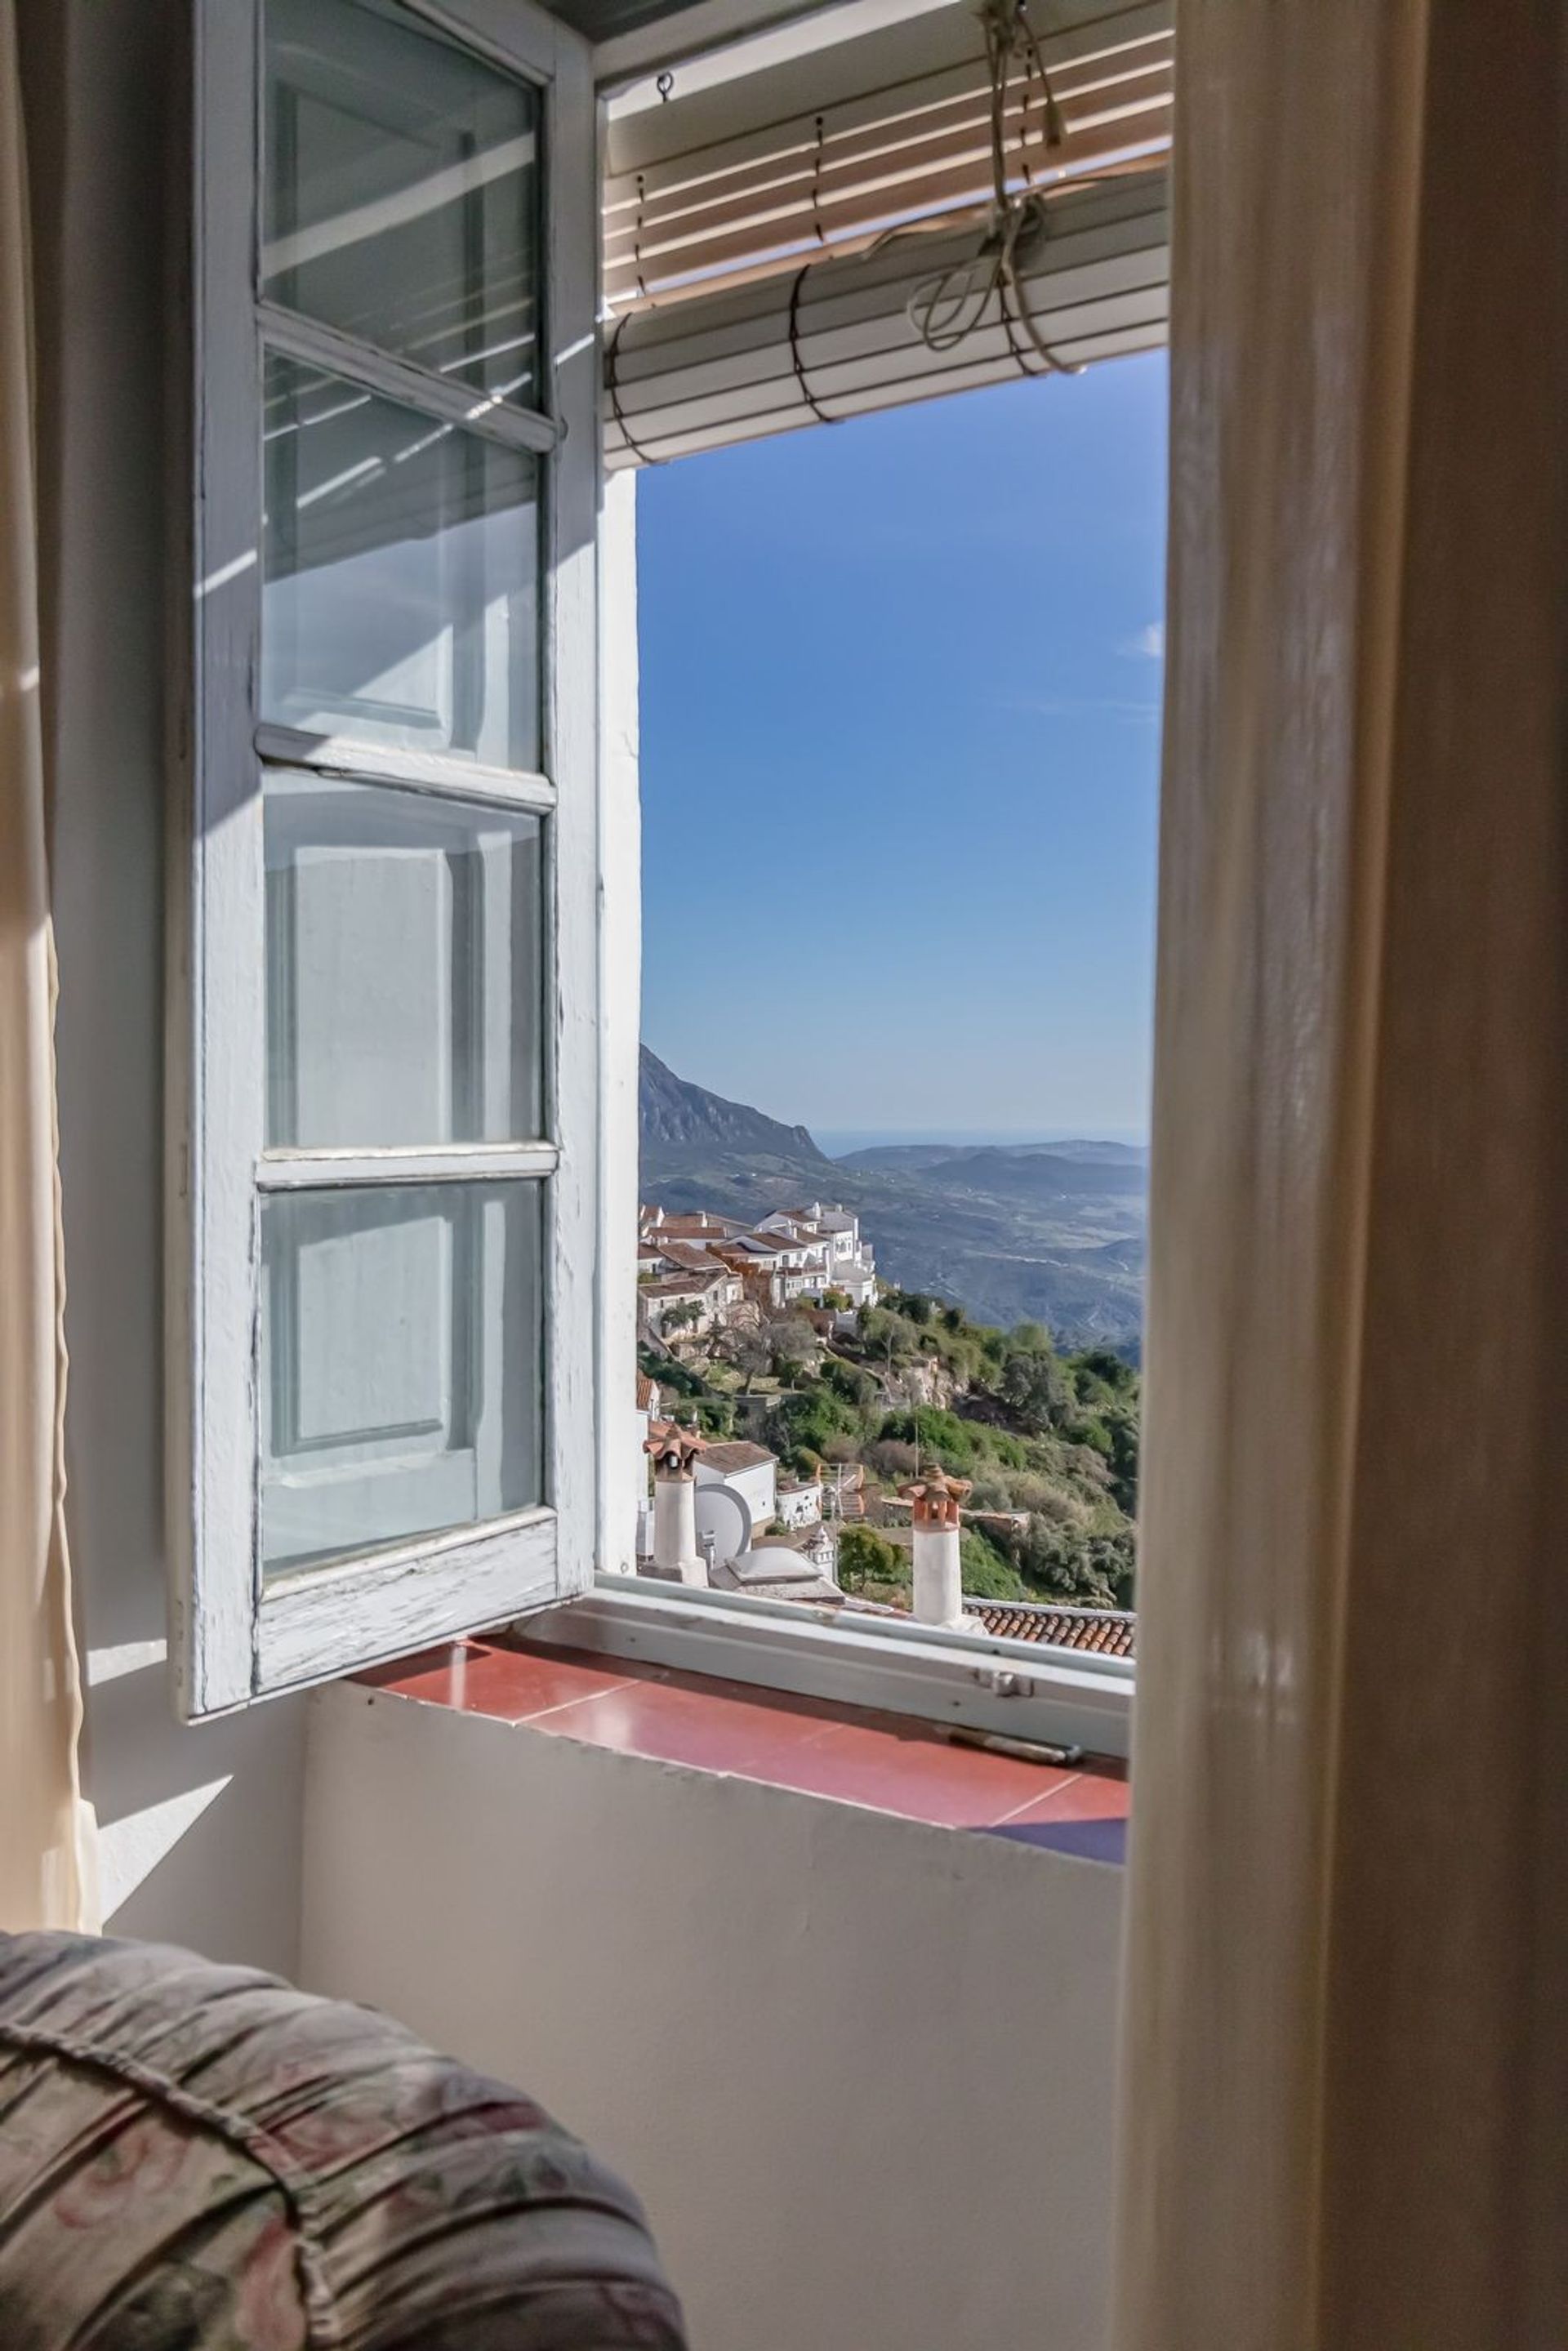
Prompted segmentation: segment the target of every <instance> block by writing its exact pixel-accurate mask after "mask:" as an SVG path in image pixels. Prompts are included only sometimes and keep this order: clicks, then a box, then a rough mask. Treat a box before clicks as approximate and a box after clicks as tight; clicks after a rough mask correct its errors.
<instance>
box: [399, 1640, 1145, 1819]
mask: <svg viewBox="0 0 1568 2351" xmlns="http://www.w3.org/2000/svg"><path fill="white" fill-rule="evenodd" d="M356 1678H357V1679H358V1680H359V1681H360V1682H361V1683H362V1684H365V1685H368V1686H369V1687H371V1688H374V1689H379V1690H383V1691H386V1692H389V1693H391V1694H392V1695H394V1696H396V1697H399V1698H412V1699H413V1700H415V1701H417V1702H418V1703H420V1704H423V1705H426V1706H445V1707H451V1708H455V1709H456V1710H457V1711H458V1712H460V1713H464V1714H477V1715H483V1716H486V1717H488V1718H489V1719H491V1720H493V1721H497V1722H509V1723H517V1724H526V1725H527V1726H528V1729H530V1730H538V1731H543V1732H546V1733H548V1734H550V1735H552V1736H559V1737H563V1738H568V1739H576V1740H581V1741H583V1742H584V1743H585V1744H586V1745H588V1746H592V1747H605V1748H611V1749H612V1750H615V1751H616V1752H617V1753H620V1754H624V1755H643V1756H647V1757H649V1758H651V1759H653V1761H659V1762H664V1763H681V1764H685V1765H687V1766H689V1767H690V1768H691V1769H693V1770H695V1771H716V1772H725V1773H728V1774H730V1775H731V1776H733V1777H736V1778H739V1779H745V1780H756V1781H760V1782H764V1783H765V1784H766V1785H768V1786H769V1787H774V1788H790V1789H795V1790H798V1791H800V1792H804V1793H809V1794H811V1795H818V1796H825V1797H829V1798H831V1799H832V1800H834V1801H835V1802H841V1803H848V1804H860V1805H863V1806H868V1807H870V1808H871V1809H872V1810H873V1811H876V1812H882V1813H894V1814H896V1815H898V1816H899V1817H900V1818H902V1819H904V1820H913V1821H925V1822H928V1823H933V1824H934V1825H936V1826H939V1827H944V1828H967V1829H996V1828H1001V1827H1004V1826H1006V1827H1008V1828H1020V1827H1026V1828H1029V1829H1030V1830H1040V1831H1042V1832H1043V1831H1049V1830H1050V1829H1051V1827H1052V1826H1053V1825H1054V1824H1055V1823H1071V1822H1083V1821H1105V1822H1111V1821H1124V1820H1125V1819H1126V1816H1127V1809H1128V1797H1129V1789H1128V1784H1127V1774H1126V1767H1125V1765H1124V1764H1122V1763H1119V1762H1116V1761H1113V1760H1112V1759H1110V1758H1108V1757H1099V1756H1094V1757H1091V1758H1089V1759H1088V1761H1086V1762H1085V1763H1084V1764H1083V1765H1082V1767H1080V1768H1077V1769H1071V1770H1069V1769H1064V1768H1061V1767H1059V1766H1055V1765H1050V1764H1037V1763H1025V1762H1020V1761H1018V1760H1017V1759H1016V1758H1014V1757H1012V1756H1006V1755H988V1754H986V1753H984V1752H983V1751H981V1750H977V1749H974V1748H971V1747H962V1746H954V1745H951V1744H950V1743H949V1742H948V1741H947V1740H945V1739H944V1738H943V1737H942V1736H941V1734H940V1732H939V1731H937V1730H936V1729H928V1728H926V1726H925V1725H924V1724H922V1723H918V1722H915V1721H913V1720H911V1719H907V1718H905V1717H904V1716H899V1715H888V1714H876V1713H873V1712H872V1711H871V1710H870V1709H869V1708H856V1707H842V1706H831V1705H829V1704H827V1703H825V1702H823V1701H820V1700H818V1699H814V1698H800V1697H797V1696H795V1695H794V1694H793V1693H790V1692H786V1691H775V1690H766V1689H756V1688H753V1687H751V1686H750V1685H749V1684H747V1683H742V1682H728V1681H720V1680H718V1679H716V1678H713V1677H708V1676H706V1675H698V1674H686V1673H679V1672H676V1671H674V1669H673V1668H671V1667H664V1666H650V1665H643V1664H637V1663H633V1662H632V1661H631V1660H629V1659H625V1658H620V1657H614V1658H606V1657H599V1656H590V1655H588V1654H586V1653H584V1652H580V1651H576V1650H568V1649H558V1648H554V1647H549V1648H547V1647H544V1646H538V1647H531V1646H527V1645H526V1644H525V1645H519V1646H517V1647H515V1648H498V1647H496V1646H492V1645H491V1644H489V1643H487V1642H483V1641H459V1642H455V1643H454V1644H453V1645H452V1646H450V1647H448V1648H441V1649H432V1650H428V1651H426V1652H425V1653H424V1654H423V1656H417V1657H404V1658H400V1659H399V1660H398V1661H397V1662H396V1663H395V1664H393V1665H390V1666H382V1667H378V1668H376V1669H375V1670H374V1671H372V1672H370V1673H366V1674H361V1675H359V1676H358V1677H356ZM1037 1841H1038V1842H1042V1843H1043V1842H1046V1841H1047V1839H1046V1837H1045V1836H1044V1835H1041V1836H1040V1838H1039V1839H1038V1840H1037Z"/></svg>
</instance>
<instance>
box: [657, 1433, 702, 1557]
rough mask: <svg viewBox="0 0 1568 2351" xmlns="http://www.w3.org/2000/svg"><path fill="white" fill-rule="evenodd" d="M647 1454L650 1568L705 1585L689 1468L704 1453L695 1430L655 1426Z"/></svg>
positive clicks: (693, 1480) (694, 1496)
mask: <svg viewBox="0 0 1568 2351" xmlns="http://www.w3.org/2000/svg"><path fill="white" fill-rule="evenodd" d="M647 1450H648V1452H649V1453H650V1454H651V1455H652V1456H653V1565H654V1567H655V1569H657V1571H658V1572H659V1573H661V1574H663V1575H669V1576H674V1578H676V1580H677V1581H678V1582H680V1583H698V1584H704V1585H706V1583H707V1580H708V1575H707V1568H706V1564H705V1562H704V1561H703V1558H702V1555H701V1553H700V1552H698V1550H697V1521H696V1483H695V1478H694V1476H693V1472H692V1463H693V1462H694V1461H695V1458H696V1457H697V1455H698V1454H699V1453H700V1452H701V1451H702V1450H703V1439H702V1438H701V1437H698V1436H697V1435H696V1433H695V1430H693V1429H689V1428H680V1427H677V1426H676V1425H675V1423H674V1421H654V1422H653V1424H652V1425H651V1426H650V1427H649V1430H648V1444H647Z"/></svg>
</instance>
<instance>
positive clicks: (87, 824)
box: [19, 0, 304, 1970]
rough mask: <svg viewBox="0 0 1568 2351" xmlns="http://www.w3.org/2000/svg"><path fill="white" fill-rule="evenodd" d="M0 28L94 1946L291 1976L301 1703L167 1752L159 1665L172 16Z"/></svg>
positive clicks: (71, 19) (135, 2)
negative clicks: (21, 386)
mask: <svg viewBox="0 0 1568 2351" xmlns="http://www.w3.org/2000/svg"><path fill="white" fill-rule="evenodd" d="M19 14H20V33H21V45H22V61H23V74H24V89H25V97H26V123H27V137H28V160H29V172H30V176H31V183H32V195H33V214H34V233H35V256H34V260H35V289H36V324H37V352H38V402H37V441H38V453H39V473H40V484H39V486H40V503H41V517H40V528H41V536H42V539H43V549H42V555H43V574H44V576H43V590H42V592H43V606H44V610H43V622H44V678H43V685H44V692H45V695H46V713H47V726H48V729H49V767H50V775H51V784H52V791H53V803H52V810H51V834H50V857H51V872H52V881H53V890H54V903H55V917H56V926H57V948H58V956H59V969H60V998H59V1015H58V1029H57V1040H58V1057H59V1108H60V1164H61V1183H62V1189H63V1196H64V1207H65V1233H66V1260H67V1263H66V1271H67V1282H68V1304H67V1311H66V1328H67V1338H68V1344H69V1348H70V1358H71V1362H70V1380H69V1390H68V1407H67V1435H66V1442H67V1467H68V1478H69V1481H70V1483H69V1495H68V1523H69V1531H70V1539H71V1547H72V1555H73V1562H74V1567H75V1574H76V1582H77V1593H78V1623H79V1628H80V1633H81V1635H82V1638H83V1641H84V1645H85V1647H86V1650H87V1658H88V1671H89V1683H90V1687H89V1697H88V1727H87V1748H86V1755H85V1771H86V1779H87V1787H88V1793H89V1796H90V1798H91V1799H92V1801H93V1802H94V1804H95V1805H96V1807H97V1811H98V1815H99V1822H100V1823H101V1828H102V1839H101V1848H100V1863H101V1876H102V1886H103V1896H104V1908H105V1913H106V1923H107V1925H108V1926H109V1927H110V1929H111V1930H112V1931H115V1932H119V1933H124V1934H131V1935H141V1936H148V1937H155V1938H167V1939H170V1940H173V1941H177V1942H181V1943H185V1944H189V1945H192V1946H194V1947H195V1948H197V1949H202V1950H204V1951H207V1952H210V1953H212V1954H214V1956H217V1957H221V1958H237V1959H250V1960H254V1961H256V1962H257V1963H259V1964H262V1965H265V1966H272V1967H277V1968H280V1969H282V1970H291V1969H292V1968H293V1967H294V1965H295V1963H296V1960H297V1959H298V1922H299V1902H298V1861H299V1827H300V1802H301V1791H302V1762H303V1730H304V1716H303V1709H302V1705H301V1704H300V1703H299V1702H291V1703H288V1704H284V1705H275V1706H270V1707H266V1708H259V1709H257V1710H256V1711H255V1712H253V1713H250V1714H247V1715H245V1716H241V1717H237V1718H235V1719H232V1720H228V1721H225V1722H221V1723H216V1724H213V1725H210V1726H208V1727H206V1728H204V1729H199V1730H190V1729H183V1728H181V1727H180V1726H178V1725H177V1724H176V1722H175V1720H174V1718H173V1714H172V1708H171V1704H170V1698H169V1695H168V1688H167V1682H166V1673H165V1666H164V1659H163V1639H164V1588H165V1561H164V1541H163V1515H164V1514H163V1492H162V1445H163V1430H162V1379H163V1371H162V1278H163V1276H162V1183H163V1136H162V1117H163V1095H162V1029H163V930H162V855H163V844H162V799H163V789H164V784H163V775H164V760H163V742H164V717H165V713H164V686H163V647H162V629H161V620H160V614H161V607H162V597H163V592H164V581H163V572H164V542H165V528H164V497H165V492H166V486H167V485H166V479H165V475H166V454H165V402H164V381H163V379H164V371H165V366H166V364H167V362H168V360H169V356H170V355H169V353H168V351H167V350H166V348H165V342H166V319H167V306H166V303H165V300H164V287H163V268H164V235H165V226H166V214H165V205H166V193H165V186H164V182H165V176H166V170H167V158H166V150H167V145H168V127H169V104H170V98H171V93H172V92H173V91H174V90H176V89H178V88H179V86H180V80H179V78H180V77H181V76H183V71H184V67H183V61H182V57H181V51H180V46H179V27H180V20H181V18H182V16H183V9H182V8H181V7H179V6H178V5H171V0H21V7H20V12H19Z"/></svg>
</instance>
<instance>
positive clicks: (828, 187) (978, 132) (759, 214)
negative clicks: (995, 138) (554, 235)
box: [604, 66, 1174, 255]
mask: <svg viewBox="0 0 1568 2351" xmlns="http://www.w3.org/2000/svg"><path fill="white" fill-rule="evenodd" d="M1173 96H1174V78H1173V75H1172V72H1171V68H1170V67H1169V66H1160V67H1157V68H1154V69H1153V70H1152V71H1150V72H1148V73H1145V74H1139V75H1136V76H1134V77H1130V78H1129V79H1128V80H1127V81H1125V82H1123V83H1120V84H1118V85H1117V86H1116V87H1115V88H1114V89H1110V90H1105V91H1101V92H1099V93H1098V94H1097V96H1096V99H1095V102H1094V104H1093V105H1092V107H1090V108H1087V109H1086V110H1084V111H1083V112H1082V113H1076V112H1069V113H1067V115H1066V125H1067V128H1068V130H1069V131H1071V132H1085V131H1103V130H1109V129H1112V128H1113V127H1119V126H1121V125H1124V124H1127V123H1131V122H1134V121H1136V120H1138V119H1139V118H1140V117H1142V116H1143V115H1145V114H1158V113H1163V112H1164V110H1166V109H1167V108H1168V107H1169V106H1170V103H1171V100H1172V98H1173ZM1003 128H1004V133H1005V136H1006V140H1007V143H1008V146H1009V151H1011V152H1014V153H1015V154H1016V156H1017V158H1018V160H1019V162H1020V163H1023V162H1029V163H1038V164H1039V165H1040V168H1041V169H1042V170H1049V169H1050V168H1051V165H1052V162H1053V161H1054V160H1055V151H1054V150H1052V149H1051V148H1050V147H1049V146H1048V145H1047V143H1046V135H1047V117H1046V110H1045V105H1044V101H1043V99H1042V98H1041V96H1040V92H1039V91H1038V90H1031V91H1030V92H1028V93H1027V94H1025V93H1015V95H1014V96H1013V98H1012V100H1011V102H1010V103H1009V106H1008V108H1007V110H1006V113H1005V115H1004V119H1003ZM1129 135H1130V136H1138V135H1142V134H1139V133H1130V134H1129ZM990 136H991V120H990V108H989V103H988V95H987V93H986V92H984V91H982V90H978V89H977V90H975V91H973V92H971V93H969V94H968V95H967V97H966V98H965V99H964V100H963V101H962V102H961V103H952V104H949V105H947V106H945V107H942V108H939V109H936V110H932V111H931V112H929V113H926V114H925V115H923V116H922V117H921V118H920V120H919V121H918V124H917V125H916V126H914V127H912V126H910V125H908V124H900V125H890V126H888V128H887V129H886V130H884V131H881V132H879V133H878V134H876V138H875V141H874V143H873V142H872V141H869V140H868V141H866V142H864V143H863V144H859V145H857V146H856V148H855V149H854V150H853V151H852V152H848V153H845V152H842V151H841V149H839V148H830V147H827V146H826V145H824V146H823V148H822V149H821V152H819V151H818V150H817V149H816V148H815V147H810V148H807V149H804V150H800V151H796V152H791V153H790V154H789V156H781V157H780V158H779V160H778V162H777V163H776V164H775V165H774V166H773V167H772V168H771V169H770V170H769V171H768V173H767V175H766V176H763V175H761V174H760V173H756V174H754V175H751V176H748V178H747V182H746V183H745V185H744V187H738V186H723V187H718V188H716V187H715V186H714V184H713V183H711V182H706V181H705V182H700V183H696V184H695V186H693V187H689V188H687V189H685V190H684V191H682V192H680V193H675V194H669V195H664V196H650V197H649V198H648V199H647V201H646V202H645V203H643V204H641V205H638V206H631V207H622V208H621V209H619V210H617V211H615V212H613V213H610V212H607V213H606V215H605V222H604V240H605V249H606V251H607V252H610V253H614V254H617V255H622V254H624V252H625V251H626V249H627V248H628V247H629V246H633V245H637V246H641V247H642V248H643V250H644V251H655V250H659V249H661V244H662V243H664V244H668V243H671V242H673V241H674V239H675V238H677V237H678V236H679V235H680V234H681V233H682V232H683V230H685V231H690V232H695V233H697V234H701V233H704V232H705V231H706V227H707V226H708V225H716V226H722V227H724V228H727V229H729V228H737V227H740V226H742V225H744V224H745V223H746V222H747V220H749V219H767V218H768V217H770V216H771V214H770V209H769V208H770V207H771V206H772V205H774V204H777V203H778V202H779V200H780V198H787V197H795V196H804V198H805V199H806V201H807V202H808V203H809V202H810V200H811V198H812V196H813V194H821V196H823V197H826V198H833V197H841V196H849V195H852V194H853V193H854V192H855V190H856V189H857V188H867V189H873V190H881V189H884V188H890V187H895V186H897V185H898V184H899V183H901V182H903V181H906V180H912V179H916V178H918V177H920V176H921V174H922V173H923V172H927V171H929V170H930V169H931V168H932V166H933V165H935V164H939V163H943V162H954V161H965V160H980V161H983V162H989V159H990Z"/></svg>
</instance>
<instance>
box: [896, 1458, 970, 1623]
mask: <svg viewBox="0 0 1568 2351" xmlns="http://www.w3.org/2000/svg"><path fill="white" fill-rule="evenodd" d="M898 1490H899V1492H900V1493H901V1494H902V1495H903V1496H904V1499H905V1500H906V1501H907V1502H908V1504H909V1506H910V1508H909V1515H910V1519H911V1520H912V1522H913V1524H914V1528H915V1622H916V1623H917V1624H921V1625H940V1626H941V1627H942V1628H943V1629H944V1631H946V1632H949V1633H955V1632H956V1631H958V1630H959V1628H960V1627H961V1626H962V1625H963V1624H964V1622H965V1617H964V1586H963V1579H962V1572H961V1568H960V1562H959V1540H958V1538H959V1521H958V1506H959V1504H960V1503H961V1502H962V1501H963V1500H964V1498H965V1496H966V1495H967V1493H968V1491H969V1485H968V1480H967V1479H964V1478H949V1477H948V1476H947V1474H946V1470H943V1469H930V1470H927V1471H926V1473H925V1476H924V1477H923V1478H920V1479H916V1480H915V1484H914V1485H912V1486H901V1487H900V1488H899V1489H898Z"/></svg>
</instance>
